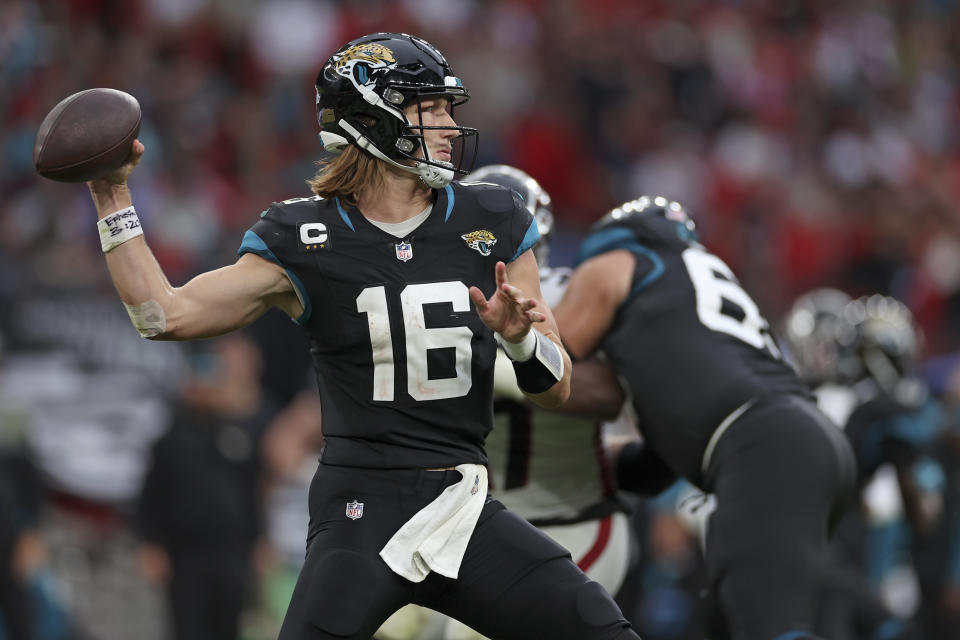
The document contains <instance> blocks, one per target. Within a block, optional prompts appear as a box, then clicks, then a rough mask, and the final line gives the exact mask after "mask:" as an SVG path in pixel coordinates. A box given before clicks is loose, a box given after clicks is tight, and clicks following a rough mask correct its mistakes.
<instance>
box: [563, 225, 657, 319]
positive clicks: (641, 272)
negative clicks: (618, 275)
mask: <svg viewBox="0 0 960 640" xmlns="http://www.w3.org/2000/svg"><path fill="white" fill-rule="evenodd" d="M618 249H623V250H626V251H629V252H630V253H632V254H633V255H634V256H636V261H635V263H636V266H635V267H634V272H633V282H632V284H631V286H630V292H629V294H628V295H627V298H626V300H624V302H626V301H627V300H630V299H631V298H633V297H634V296H636V295H637V294H639V293H641V292H642V291H643V290H644V289H646V288H647V287H649V286H650V285H651V284H653V283H654V282H656V281H657V279H659V278H660V276H662V275H663V271H664V264H663V259H662V258H661V257H660V256H659V254H657V252H656V251H654V250H653V249H651V248H650V247H648V246H647V245H645V244H643V243H642V242H640V240H639V239H638V238H637V235H636V233H635V232H634V231H633V230H632V229H630V228H629V227H621V226H606V227H601V228H599V229H597V230H595V231H593V232H592V233H591V234H590V235H589V236H587V237H586V239H584V241H583V243H582V244H581V245H580V250H579V251H578V253H577V256H576V258H575V260H574V263H573V266H574V267H577V266H579V265H580V264H582V263H583V262H586V261H587V260H589V259H590V258H593V257H595V256H599V255H602V254H604V253H607V252H610V251H616V250H618Z"/></svg>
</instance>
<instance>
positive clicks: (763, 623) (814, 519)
mask: <svg viewBox="0 0 960 640" xmlns="http://www.w3.org/2000/svg"><path fill="white" fill-rule="evenodd" d="M855 471H856V463H855V461H854V457H853V452H852V451H851V449H850V446H849V444H848V442H847V439H846V437H845V436H844V434H843V432H842V431H841V430H840V429H839V428H838V427H836V426H835V425H833V424H832V423H830V421H829V420H828V419H827V418H826V417H825V416H823V414H821V413H820V412H819V410H817V409H816V407H815V406H814V405H813V404H812V403H811V402H809V401H807V400H804V399H801V398H794V397H786V398H779V399H776V400H772V401H767V402H760V403H758V404H757V405H755V406H754V407H753V408H751V409H750V410H749V411H748V412H747V413H745V414H744V415H743V416H742V417H741V418H740V419H738V420H737V421H736V422H734V423H733V425H731V427H730V429H729V430H728V431H727V433H725V434H724V435H723V436H722V437H721V438H720V441H719V443H718V445H717V448H716V451H715V455H714V457H713V459H712V461H711V464H710V468H709V470H708V472H707V476H706V485H707V487H706V488H707V489H708V490H709V491H711V492H712V493H714V494H715V495H716V497H717V509H716V511H715V512H714V513H713V514H712V515H711V516H710V521H709V526H708V530H707V541H706V562H707V570H708V573H709V579H710V581H711V585H712V587H713V590H714V594H715V596H716V597H717V598H718V600H719V603H720V607H721V609H722V613H723V617H724V618H725V623H726V626H727V628H728V631H729V633H730V635H731V636H732V638H733V639H734V640H774V639H775V638H793V637H807V636H800V635H799V634H800V633H801V632H809V631H810V630H811V629H812V627H813V621H814V615H815V613H814V611H815V599H816V595H817V593H818V591H819V589H820V587H821V585H822V582H821V580H822V577H823V576H822V573H821V572H822V570H823V562H824V559H825V557H826V545H827V537H828V530H829V528H830V525H831V523H835V522H836V521H837V519H838V517H839V515H840V514H841V513H842V510H843V508H845V507H846V505H847V504H849V501H850V500H851V498H852V496H853V491H854V482H855Z"/></svg>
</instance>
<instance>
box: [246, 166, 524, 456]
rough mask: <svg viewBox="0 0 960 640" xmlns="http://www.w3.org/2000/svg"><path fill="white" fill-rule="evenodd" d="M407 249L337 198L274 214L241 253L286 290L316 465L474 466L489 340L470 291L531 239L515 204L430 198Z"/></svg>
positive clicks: (489, 409) (486, 413)
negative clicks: (310, 410) (277, 272)
mask: <svg viewBox="0 0 960 640" xmlns="http://www.w3.org/2000/svg"><path fill="white" fill-rule="evenodd" d="M434 193H435V199H434V204H433V207H432V210H431V213H430V215H429V217H428V218H427V219H426V220H425V221H424V222H423V223H422V224H420V226H418V227H417V228H416V229H415V230H413V231H412V232H410V233H409V234H408V235H407V236H406V237H405V238H402V239H401V238H397V237H396V236H393V235H391V234H389V233H386V232H385V231H383V230H381V229H380V228H378V227H376V226H374V225H373V224H371V223H370V222H369V221H368V220H367V219H366V218H364V217H363V215H362V214H361V213H360V212H359V211H358V210H357V209H356V208H354V207H349V206H346V205H344V204H343V203H341V202H340V201H339V200H338V199H332V200H325V199H321V198H319V197H312V198H295V199H292V200H287V201H286V202H282V203H279V204H274V205H273V206H271V207H270V208H269V209H267V210H266V211H264V212H263V213H262V214H261V219H260V221H259V222H257V223H256V224H255V225H254V226H253V227H252V228H251V230H250V231H247V233H246V235H245V236H244V239H243V244H242V246H241V247H240V253H241V254H242V253H245V252H250V253H255V254H257V255H259V256H261V257H263V258H265V259H267V260H271V261H273V262H276V263H278V264H280V265H281V266H282V267H283V268H284V269H285V270H286V271H287V274H288V275H289V277H290V280H291V282H292V283H293V284H294V288H295V289H296V292H297V295H298V296H299V297H300V299H301V302H302V303H303V307H304V313H303V315H302V316H301V317H300V318H298V319H297V320H296V321H297V322H298V323H299V324H301V325H302V326H303V328H304V329H305V330H306V333H307V336H308V338H309V341H310V345H311V352H312V355H313V360H314V366H315V369H316V372H317V380H318V385H319V390H320V398H321V402H322V406H323V435H324V439H325V447H324V452H323V461H324V463H327V464H338V465H351V466H359V467H373V468H413V467H419V468H433V467H446V466H452V465H456V464H461V463H468V462H469V463H481V464H483V463H486V455H485V454H484V449H483V442H484V438H485V437H486V435H487V433H488V432H489V430H490V428H491V425H492V422H493V402H492V389H493V364H494V360H495V354H496V344H495V342H494V339H493V333H492V332H491V331H490V330H489V329H488V328H487V327H486V326H485V325H484V324H483V322H482V321H481V320H480V317H479V316H478V315H477V312H476V309H475V308H474V307H473V306H472V305H471V302H470V297H469V293H468V290H469V287H470V286H476V287H478V288H479V289H480V290H481V291H483V292H484V294H485V295H486V296H488V297H489V296H490V295H491V294H492V293H493V292H494V291H495V289H496V280H495V275H494V265H495V264H496V262H497V261H498V260H502V261H504V262H507V263H509V262H510V261H512V260H515V259H516V258H517V257H519V256H520V255H521V254H522V253H523V252H524V251H526V250H527V249H529V248H530V247H532V246H533V244H534V243H536V241H537V240H538V239H539V235H538V232H537V225H536V224H532V222H533V217H532V216H531V215H530V213H529V212H528V211H527V210H526V208H525V207H524V205H523V202H522V201H521V200H520V199H519V197H518V196H516V195H512V192H510V191H509V190H508V189H506V188H503V187H498V186H493V185H480V184H477V185H461V184H457V183H454V184H452V185H450V186H447V187H445V188H444V189H440V190H436V191H435V192H434Z"/></svg>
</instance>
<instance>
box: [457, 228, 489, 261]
mask: <svg viewBox="0 0 960 640" xmlns="http://www.w3.org/2000/svg"><path fill="white" fill-rule="evenodd" d="M460 237H461V238H463V241H464V242H466V243H467V246H468V247H470V248H471V249H473V250H474V251H478V252H479V253H480V255H482V256H488V255H490V250H491V249H493V245H495V244H497V238H496V236H494V235H493V234H492V233H490V232H489V231H487V230H486V229H477V230H476V231H471V232H470V233H465V234H463V235H462V236H460Z"/></svg>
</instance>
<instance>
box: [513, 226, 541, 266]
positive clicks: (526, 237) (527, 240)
mask: <svg viewBox="0 0 960 640" xmlns="http://www.w3.org/2000/svg"><path fill="white" fill-rule="evenodd" d="M539 241H540V229H538V228H537V220H536V218H530V226H529V227H527V232H526V233H525V234H523V241H521V242H520V248H519V249H517V252H516V253H515V254H513V257H512V258H510V262H513V261H514V260H516V259H517V258H519V257H520V256H522V255H523V252H524V251H526V250H527V249H529V248H531V247H532V246H533V245H535V244H537V242H539Z"/></svg>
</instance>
